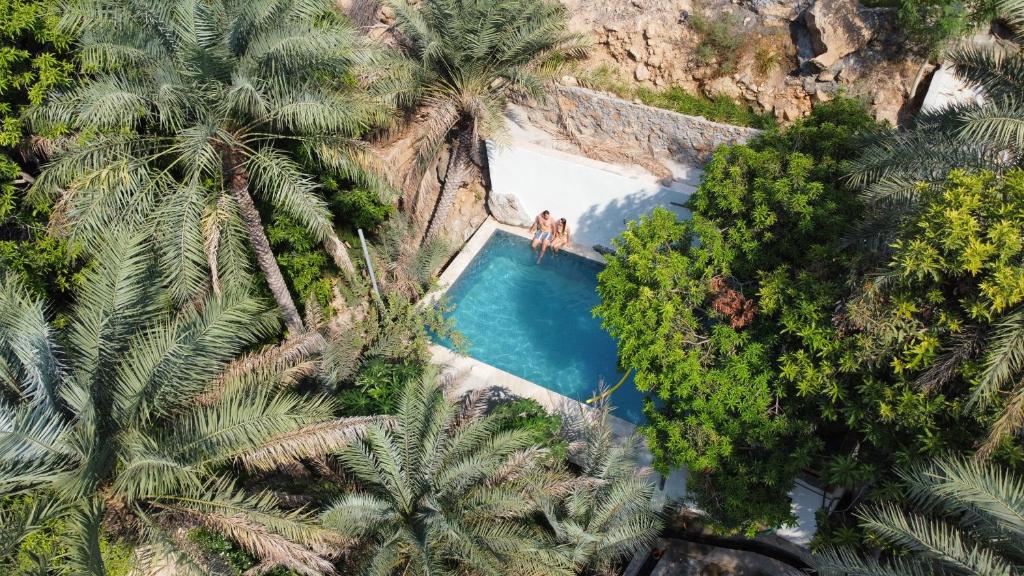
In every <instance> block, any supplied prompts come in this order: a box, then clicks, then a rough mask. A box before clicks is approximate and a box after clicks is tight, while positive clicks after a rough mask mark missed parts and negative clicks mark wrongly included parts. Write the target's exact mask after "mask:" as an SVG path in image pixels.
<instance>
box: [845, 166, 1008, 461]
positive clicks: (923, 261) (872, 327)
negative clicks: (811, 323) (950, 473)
mask: <svg viewBox="0 0 1024 576" xmlns="http://www.w3.org/2000/svg"><path fill="white" fill-rule="evenodd" d="M919 204H920V208H921V212H920V214H919V215H918V216H917V217H915V218H914V219H913V220H911V221H910V222H909V223H908V224H907V225H906V227H905V228H904V230H903V232H902V233H901V234H900V236H899V238H898V240H897V241H896V243H895V244H894V245H893V255H892V258H891V262H890V264H889V266H888V267H887V268H886V269H885V270H884V271H883V273H882V275H881V276H880V277H878V278H877V279H875V280H874V281H873V282H871V283H870V285H869V286H868V288H867V289H866V290H865V291H864V292H863V293H862V294H860V295H859V297H858V298H857V299H855V300H854V301H852V303H851V305H850V307H849V313H850V316H851V319H852V321H853V322H854V323H856V324H859V325H861V326H863V328H864V336H865V339H866V340H869V341H870V342H871V346H872V347H873V348H869V349H868V352H869V353H871V354H873V355H875V356H881V357H882V358H884V359H885V361H886V363H887V364H888V365H889V366H890V367H891V370H892V373H893V375H892V381H894V382H906V383H910V384H912V385H913V386H914V387H916V388H918V389H923V390H925V391H931V392H933V394H932V397H933V398H935V397H938V398H941V397H942V395H945V396H947V397H950V398H952V399H955V400H956V401H957V402H959V404H960V410H962V411H967V409H968V408H969V407H970V406H972V405H976V406H979V407H981V408H989V407H994V408H998V409H999V410H1001V415H1000V416H999V417H998V418H997V419H996V420H995V422H994V423H993V427H992V429H991V434H990V436H989V438H988V440H987V441H986V442H985V443H984V446H983V448H982V452H983V454H988V453H990V452H991V451H992V450H994V449H995V448H996V447H997V446H998V445H999V444H1000V441H1001V440H1003V439H1004V438H1005V437H1006V436H1007V435H1008V434H1010V433H1012V432H1014V431H1016V430H1018V429H1019V428H1020V427H1021V426H1022V425H1024V411H1022V410H1024V409H1022V406H1024V390H1022V389H1021V387H1020V384H1019V382H1020V380H1021V377H1022V376H1024V355H1022V350H1024V348H1022V343H1024V244H1022V240H1021V236H1020V231H1021V229H1024V171H1021V170H1015V171H1012V172H1010V173H1008V174H1007V175H1006V176H1005V177H1003V178H998V177H996V176H995V175H994V174H992V173H990V172H981V173H974V174H971V173H966V172H962V171H954V172H952V173H951V174H950V176H949V178H948V179H947V181H946V182H945V183H944V184H942V185H941V186H935V187H930V188H929V189H928V190H925V191H922V193H921V197H920V199H919ZM863 347H865V348H866V347H867V345H864V346H863ZM1007 395H1008V399H1007ZM945 409H949V408H945ZM981 417H982V418H984V414H982V415H981ZM961 427H962V426H961ZM971 443H973V439H971V438H964V443H963V444H961V445H960V446H959V447H961V448H962V447H965V446H970V445H971Z"/></svg>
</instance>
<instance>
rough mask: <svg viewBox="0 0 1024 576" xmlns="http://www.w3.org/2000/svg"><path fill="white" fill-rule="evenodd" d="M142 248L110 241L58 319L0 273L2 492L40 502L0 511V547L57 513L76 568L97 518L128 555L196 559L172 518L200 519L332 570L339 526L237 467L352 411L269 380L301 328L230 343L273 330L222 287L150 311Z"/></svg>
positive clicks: (272, 321) (254, 470)
mask: <svg viewBox="0 0 1024 576" xmlns="http://www.w3.org/2000/svg"><path fill="white" fill-rule="evenodd" d="M151 252H152V251H151V249H149V248H148V247H146V246H145V245H144V244H142V243H140V242H132V241H123V240H119V239H117V238H112V239H110V241H109V242H108V244H107V247H106V248H105V249H104V250H103V251H101V252H100V253H99V254H98V257H97V263H95V264H94V265H92V266H91V267H90V268H89V270H88V272H87V276H86V278H85V281H84V284H83V285H84V288H83V289H82V290H81V291H80V293H79V294H78V295H77V304H76V305H75V307H74V309H73V311H72V313H71V314H70V318H69V319H67V321H66V325H64V326H62V327H60V328H58V327H55V326H53V325H50V324H48V323H47V322H46V320H45V318H44V305H43V303H42V302H39V301H34V300H32V299H30V298H29V297H28V296H27V295H26V293H25V291H24V290H23V289H22V287H21V286H20V285H19V282H18V281H17V280H15V279H14V278H12V277H6V278H0V383H2V384H3V385H4V386H3V388H0V493H2V494H5V495H10V496H15V497H17V496H27V497H29V499H30V501H34V502H36V504H38V505H39V506H38V507H37V508H32V509H31V510H30V511H29V513H24V514H21V515H20V519H19V518H17V517H14V516H12V515H11V514H5V513H3V512H0V517H3V518H5V528H6V529H7V530H11V531H12V532H13V533H14V534H13V535H12V534H8V535H7V536H6V539H7V542H5V543H4V545H3V546H0V552H4V553H5V554H10V553H11V552H12V549H11V547H10V544H11V543H12V542H13V544H14V548H16V547H17V546H16V544H17V542H18V541H19V540H20V538H22V537H24V536H26V535H30V534H32V533H33V532H34V531H35V530H38V529H40V528H41V527H44V526H47V525H49V526H52V523H51V522H49V521H51V520H54V519H57V520H60V521H61V522H60V525H61V526H62V528H61V532H62V534H61V536H62V538H63V542H64V545H65V547H66V549H67V550H68V558H66V559H64V561H65V562H66V563H67V564H68V565H69V567H70V568H71V572H73V573H75V574H90V575H96V576H103V575H105V574H106V568H105V566H104V560H103V555H102V554H101V546H100V544H101V539H102V538H103V534H104V533H110V532H114V535H115V536H119V537H122V538H127V539H129V541H131V542H132V543H133V544H134V548H135V550H136V551H137V555H138V556H139V558H138V559H139V560H140V561H141V562H144V563H150V564H151V565H157V564H159V563H162V562H171V563H173V564H175V565H176V566H177V568H178V569H179V570H181V571H182V573H192V572H198V573H205V572H204V569H203V568H202V567H201V561H200V560H198V559H197V558H195V557H194V556H193V553H192V552H191V551H190V548H189V547H188V546H183V545H181V542H180V541H179V536H178V532H177V528H178V527H179V526H181V525H182V524H185V525H202V526H205V527H206V528H208V529H211V530H214V531H218V532H220V533H222V534H223V535H224V536H225V537H227V538H229V539H231V540H233V541H235V542H236V543H238V544H239V545H240V546H241V547H242V548H243V549H245V550H246V551H248V552H249V553H251V554H252V555H253V556H255V557H256V558H258V559H259V560H260V561H261V562H262V563H263V566H264V567H273V566H277V565H280V566H286V567H288V568H291V569H293V570H296V571H297V572H299V573H301V574H323V573H331V572H333V566H332V563H331V562H330V561H329V559H328V557H325V555H327V556H329V555H330V554H331V553H332V550H334V549H335V548H336V546H337V545H338V544H339V541H338V539H337V537H336V536H334V535H333V534H332V533H330V532H328V531H325V530H323V529H321V528H318V527H317V526H316V523H315V521H314V520H315V518H313V517H311V516H310V515H309V514H308V513H307V512H304V511H301V510H298V511H296V510H291V511H288V510H285V509H284V508H282V506H281V505H280V503H279V501H278V498H277V497H276V496H275V495H273V494H271V493H269V492H265V491H250V490H247V489H245V488H243V487H242V486H241V485H240V480H239V478H240V476H241V474H242V473H243V472H244V474H245V477H246V478H250V479H251V478H253V477H254V475H257V474H258V473H262V472H268V471H273V470H277V469H279V468H282V467H285V466H294V465H296V463H297V462H298V461H299V459H300V458H316V457H321V456H322V455H324V454H326V453H328V452H330V451H333V450H336V449H338V448H339V447H340V446H341V445H342V444H344V443H345V442H346V441H347V440H348V439H349V438H350V437H352V436H353V435H355V434H356V433H358V431H359V426H360V425H362V424H364V423H365V422H366V419H361V420H356V419H349V420H341V421H339V420H335V419H334V418H333V416H332V415H333V411H334V406H333V404H332V402H330V401H329V400H328V399H327V398H325V397H320V396H310V395H300V394H298V393H296V392H293V391H290V390H286V389H283V388H282V386H281V384H282V382H284V381H285V380H287V377H288V376H289V374H291V373H292V371H293V370H295V369H299V370H301V369H302V365H301V364H302V361H304V360H305V359H306V357H307V355H305V354H303V353H302V351H301V349H300V348H301V347H302V344H301V338H299V339H295V340H293V341H289V342H288V343H287V345H286V347H285V348H271V349H269V350H268V351H264V352H261V353H258V354H254V355H250V356H244V357H241V358H239V357H238V355H239V353H240V352H241V351H242V350H244V349H245V348H247V347H249V346H251V345H252V344H253V343H255V342H258V341H260V340H261V339H264V338H267V337H268V336H270V335H273V334H274V333H275V332H276V331H277V330H278V329H279V322H278V320H277V319H276V315H274V314H270V313H268V312H267V311H266V310H265V309H263V308H261V307H260V306H259V305H258V304H256V303H255V302H254V301H253V300H251V299H249V298H247V297H240V296H238V295H236V294H234V293H232V292H225V293H224V295H223V297H222V298H219V299H212V298H211V299H207V300H206V301H204V302H202V303H201V304H193V305H190V306H186V307H184V308H182V309H181V310H179V311H178V312H176V313H174V314H168V313H164V312H162V310H163V309H164V306H165V305H166V302H167V297H166V295H165V294H163V293H162V290H160V289H159V288H154V286H157V285H158V284H159V283H158V282H157V281H156V280H157V276H158V274H157V272H156V265H155V259H154V258H153V257H152V256H150V254H151ZM15 520H18V521H15ZM8 522H10V523H9V524H8ZM19 532H20V535H19V534H18V533H19ZM5 560H7V558H0V567H2V566H3V565H4V564H3V562H4V561H5ZM190 568H191V569H194V570H190ZM0 571H2V570H0Z"/></svg>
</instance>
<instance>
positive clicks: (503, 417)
mask: <svg viewBox="0 0 1024 576" xmlns="http://www.w3.org/2000/svg"><path fill="white" fill-rule="evenodd" d="M491 414H492V415H493V416H494V417H495V418H496V419H497V420H498V421H499V422H500V424H501V427H502V428H503V429H507V430H511V429H516V430H525V431H527V432H529V434H530V438H531V441H532V442H533V443H534V444H537V445H538V446H543V447H545V448H547V449H548V450H550V451H551V457H552V458H553V459H555V460H557V461H564V460H565V458H566V454H567V453H568V444H567V443H566V441H565V437H564V436H563V434H562V417H561V416H559V415H557V414H551V413H549V412H548V411H547V410H546V409H545V408H544V407H543V406H541V405H540V403H538V402H537V401H536V400H533V399H530V398H517V399H515V400H512V401H511V402H503V403H501V404H498V405H497V406H496V407H495V408H494V410H493V411H492V412H491Z"/></svg>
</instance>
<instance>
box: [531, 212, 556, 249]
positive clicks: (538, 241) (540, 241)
mask: <svg viewBox="0 0 1024 576" xmlns="http://www.w3.org/2000/svg"><path fill="white" fill-rule="evenodd" d="M553 232H554V222H553V221H552V218H551V211H550V210H545V211H543V212H541V213H540V214H538V215H537V217H536V218H534V219H533V224H532V225H531V226H530V233H531V234H533V242H532V243H530V249H531V250H536V249H537V246H538V245H540V246H541V255H543V254H544V250H545V249H547V247H548V245H549V244H550V243H551V238H552V237H553V236H554V234H553Z"/></svg>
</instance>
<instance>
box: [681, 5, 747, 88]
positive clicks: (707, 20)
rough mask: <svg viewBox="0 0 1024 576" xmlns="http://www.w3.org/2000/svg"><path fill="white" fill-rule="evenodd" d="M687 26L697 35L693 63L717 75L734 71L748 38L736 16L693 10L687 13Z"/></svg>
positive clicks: (725, 74)
mask: <svg viewBox="0 0 1024 576" xmlns="http://www.w3.org/2000/svg"><path fill="white" fill-rule="evenodd" d="M690 26H691V27H692V28H693V29H694V31H695V32H697V35H698V36H699V37H700V42H699V44H698V45H697V51H696V57H697V63H698V64H700V65H701V66H702V67H706V68H710V69H711V70H712V71H713V72H714V73H715V74H716V75H717V76H728V75H729V74H732V73H733V72H735V71H736V67H737V66H738V65H739V61H740V58H742V57H743V53H744V50H745V49H746V47H747V45H748V44H749V42H750V37H749V34H748V33H747V31H746V30H745V29H744V26H743V22H742V21H741V20H740V17H739V16H738V15H736V14H735V13H733V12H723V11H718V10H715V11H712V12H706V11H703V10H695V11H694V12H693V14H691V15H690Z"/></svg>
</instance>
